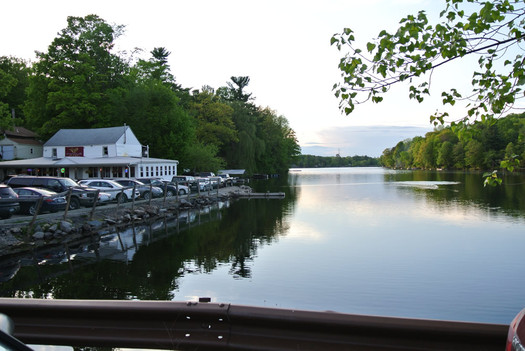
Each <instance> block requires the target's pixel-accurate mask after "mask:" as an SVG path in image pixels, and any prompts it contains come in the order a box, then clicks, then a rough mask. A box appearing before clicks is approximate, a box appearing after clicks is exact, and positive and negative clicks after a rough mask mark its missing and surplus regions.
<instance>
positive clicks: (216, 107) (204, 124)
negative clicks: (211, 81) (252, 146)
mask: <svg viewBox="0 0 525 351" xmlns="http://www.w3.org/2000/svg"><path fill="white" fill-rule="evenodd" d="M188 109H189V112H190V114H191V115H193V116H194V118H195V119H196V121H197V139H198V140H199V141H200V142H202V143H204V144H213V145H215V146H217V147H218V148H219V149H220V148H221V147H223V146H224V145H227V144H229V143H231V142H237V141H238V138H237V130H236V129H235V124H234V123H233V119H232V116H233V108H232V107H231V106H229V105H227V104H226V103H223V102H221V101H219V99H218V97H217V96H215V95H214V94H213V92H211V91H210V90H204V91H203V92H200V93H195V94H193V99H192V100H191V102H190V103H189V104H188Z"/></svg>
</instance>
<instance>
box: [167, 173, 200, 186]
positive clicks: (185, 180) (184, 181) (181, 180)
mask: <svg viewBox="0 0 525 351" xmlns="http://www.w3.org/2000/svg"><path fill="white" fill-rule="evenodd" d="M194 180H195V177H193V176H186V175H179V176H174V177H172V178H171V182H172V183H176V184H181V185H185V186H187V187H189V186H190V182H192V181H194Z"/></svg>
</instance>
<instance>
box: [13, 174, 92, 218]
mask: <svg viewBox="0 0 525 351" xmlns="http://www.w3.org/2000/svg"><path fill="white" fill-rule="evenodd" d="M6 184H7V185H9V186H10V187H12V188H20V187H32V188H42V189H47V190H51V191H54V192H56V193H63V192H66V191H68V190H69V189H71V199H70V200H69V209H71V210H74V209H77V208H80V206H81V205H82V206H92V205H93V200H94V199H95V189H89V188H86V187H81V186H79V185H78V184H77V183H76V182H75V181H74V180H73V179H71V178H66V177H37V176H14V177H11V178H9V180H7V182H6Z"/></svg>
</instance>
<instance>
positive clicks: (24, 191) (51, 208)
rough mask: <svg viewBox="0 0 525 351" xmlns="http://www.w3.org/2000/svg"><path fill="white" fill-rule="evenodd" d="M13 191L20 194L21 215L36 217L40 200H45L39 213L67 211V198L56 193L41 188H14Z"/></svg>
mask: <svg viewBox="0 0 525 351" xmlns="http://www.w3.org/2000/svg"><path fill="white" fill-rule="evenodd" d="M13 190H14V192H15V193H17V194H18V199H19V201H20V212H21V213H26V214H30V215H34V214H35V212H36V209H37V207H38V202H39V201H40V198H43V199H42V205H41V207H40V211H39V213H43V212H58V211H64V210H65V209H66V204H67V201H66V198H65V196H60V195H59V194H57V193H55V192H54V191H50V190H46V189H39V188H14V189H13Z"/></svg>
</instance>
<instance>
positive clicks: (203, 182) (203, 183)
mask: <svg viewBox="0 0 525 351" xmlns="http://www.w3.org/2000/svg"><path fill="white" fill-rule="evenodd" d="M190 189H191V190H192V191H209V190H212V185H211V183H210V181H209V180H208V178H195V180H193V181H192V182H191V183H190Z"/></svg>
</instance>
